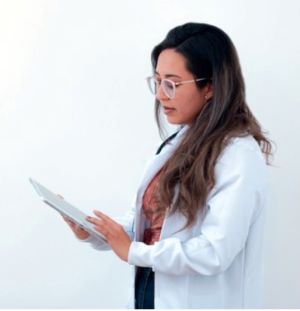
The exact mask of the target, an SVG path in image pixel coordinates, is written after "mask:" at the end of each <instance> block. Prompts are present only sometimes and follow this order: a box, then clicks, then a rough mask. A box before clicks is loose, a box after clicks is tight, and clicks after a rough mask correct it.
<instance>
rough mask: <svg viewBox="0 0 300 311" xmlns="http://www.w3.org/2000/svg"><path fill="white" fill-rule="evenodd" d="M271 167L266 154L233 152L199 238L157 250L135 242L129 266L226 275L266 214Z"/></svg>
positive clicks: (220, 168)
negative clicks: (262, 212) (253, 227)
mask: <svg viewBox="0 0 300 311" xmlns="http://www.w3.org/2000/svg"><path fill="white" fill-rule="evenodd" d="M265 172H266V166H265V163H264V160H263V157H262V154H261V152H260V151H258V150H256V149H254V150H253V149H250V148H245V147H244V148H228V150H227V152H226V153H225V156H223V157H221V159H220V160H219V161H218V162H217V165H216V167H215V174H216V185H215V187H214V188H213V189H212V191H211V194H210V195H209V197H208V200H207V205H206V208H207V213H206V215H205V217H204V219H203V221H202V224H201V225H200V226H201V227H200V228H196V229H197V230H195V232H198V234H196V235H195V236H194V237H192V238H190V239H188V240H185V241H181V240H180V239H179V238H178V237H172V236H171V237H169V238H165V239H163V240H160V241H157V242H156V243H155V244H154V245H146V244H144V243H142V242H136V241H135V242H132V244H131V246H130V249H129V258H128V263H129V264H132V265H136V266H142V267H152V269H153V270H154V271H160V272H163V273H168V274H172V275H183V274H203V275H215V274H218V273H220V272H222V271H224V270H226V269H227V268H228V267H229V266H230V264H231V263H232V261H233V260H234V258H235V256H236V255H237V254H238V253H239V252H240V251H241V250H242V249H243V248H244V246H245V243H246V240H247V235H248V232H249V229H250V226H251V224H252V222H253V221H254V219H255V217H257V215H259V213H260V211H259V208H257V206H262V205H261V204H258V203H259V201H260V200H262V199H263V198H262V197H263V194H262V193H263V191H264V185H265Z"/></svg>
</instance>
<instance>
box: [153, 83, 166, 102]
mask: <svg viewBox="0 0 300 311" xmlns="http://www.w3.org/2000/svg"><path fill="white" fill-rule="evenodd" d="M155 98H156V99H157V100H158V101H161V100H168V99H169V97H168V96H167V95H166V94H165V92H164V90H163V88H162V86H161V84H160V85H158V87H157V91H156V95H155Z"/></svg>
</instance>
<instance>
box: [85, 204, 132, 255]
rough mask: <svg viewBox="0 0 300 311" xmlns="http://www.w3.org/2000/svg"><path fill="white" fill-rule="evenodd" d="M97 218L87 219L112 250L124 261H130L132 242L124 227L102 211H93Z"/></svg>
mask: <svg viewBox="0 0 300 311" xmlns="http://www.w3.org/2000/svg"><path fill="white" fill-rule="evenodd" d="M93 212H94V214H95V215H96V216H97V218H96V217H87V218H86V220H87V221H88V222H90V223H92V224H93V225H94V228H95V230H96V231H98V232H100V233H101V234H103V235H104V236H105V238H106V240H107V242H108V244H109V245H110V247H111V248H112V250H113V251H114V252H115V253H116V254H117V255H118V256H119V257H120V258H121V259H122V260H124V261H128V253H129V247H130V245H131V240H130V238H129V236H128V234H127V233H126V232H125V230H124V228H123V226H121V225H120V224H118V223H117V222H115V221H114V220H113V219H111V218H110V217H108V216H107V215H105V214H103V213H102V212H100V211H97V210H95V211H93Z"/></svg>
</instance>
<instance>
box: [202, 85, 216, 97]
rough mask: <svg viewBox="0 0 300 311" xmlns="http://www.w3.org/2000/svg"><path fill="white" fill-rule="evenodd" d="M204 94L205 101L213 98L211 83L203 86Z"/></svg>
mask: <svg viewBox="0 0 300 311" xmlns="http://www.w3.org/2000/svg"><path fill="white" fill-rule="evenodd" d="M204 94H205V99H206V100H209V99H211V98H212V97H213V95H214V92H213V85H212V83H208V84H207V85H206V86H205V89H204Z"/></svg>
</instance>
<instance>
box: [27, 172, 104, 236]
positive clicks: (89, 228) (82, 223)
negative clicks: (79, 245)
mask: <svg viewBox="0 0 300 311" xmlns="http://www.w3.org/2000/svg"><path fill="white" fill-rule="evenodd" d="M29 181H30V183H31V184H32V186H33V187H34V189H35V191H36V192H37V194H38V195H39V196H40V198H41V199H42V201H43V202H44V203H46V204H48V205H49V206H51V207H52V208H54V209H55V210H56V211H57V212H59V213H60V214H61V215H62V216H63V218H64V220H65V221H66V222H67V223H68V225H69V226H70V227H71V229H72V231H73V232H74V233H75V235H76V236H77V238H79V239H81V240H85V239H87V238H88V237H89V236H90V235H92V236H93V237H95V238H97V239H100V240H102V241H103V240H105V241H106V239H105V237H104V236H103V235H102V234H101V233H100V232H98V231H96V230H95V228H94V226H93V225H92V224H91V223H90V222H88V221H87V220H86V218H87V215H86V214H85V213H83V212H82V211H80V210H79V209H78V208H76V207H75V206H73V205H71V204H70V203H68V202H67V201H65V200H64V198H63V197H61V196H60V195H57V194H55V193H53V192H52V191H50V190H49V189H47V188H46V187H44V186H42V185H41V184H40V183H38V182H36V181H35V180H33V179H31V178H30V179H29Z"/></svg>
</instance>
